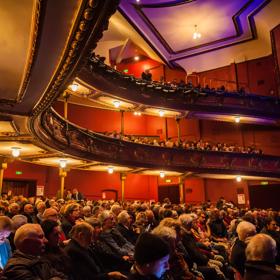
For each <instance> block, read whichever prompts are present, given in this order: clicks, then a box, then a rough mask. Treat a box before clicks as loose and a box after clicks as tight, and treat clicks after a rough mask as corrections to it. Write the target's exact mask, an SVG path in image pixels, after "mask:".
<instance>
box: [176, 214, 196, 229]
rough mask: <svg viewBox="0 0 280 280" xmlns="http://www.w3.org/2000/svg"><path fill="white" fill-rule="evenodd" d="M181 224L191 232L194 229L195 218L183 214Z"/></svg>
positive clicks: (180, 217) (180, 218) (180, 219)
mask: <svg viewBox="0 0 280 280" xmlns="http://www.w3.org/2000/svg"><path fill="white" fill-rule="evenodd" d="M179 222H180V223H181V225H182V227H183V228H185V229H187V230H190V229H191V227H192V222H193V217H192V215H191V214H182V215H180V216H179Z"/></svg>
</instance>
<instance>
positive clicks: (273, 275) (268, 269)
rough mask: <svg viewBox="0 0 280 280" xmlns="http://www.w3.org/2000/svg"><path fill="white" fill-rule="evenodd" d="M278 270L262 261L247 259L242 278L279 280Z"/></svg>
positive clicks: (248, 279) (247, 279)
mask: <svg viewBox="0 0 280 280" xmlns="http://www.w3.org/2000/svg"><path fill="white" fill-rule="evenodd" d="M279 279H280V271H278V270H276V268H275V265H274V264H271V263H267V262H262V261H248V262H246V264H245V278H244V280H279Z"/></svg>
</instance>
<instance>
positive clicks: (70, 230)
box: [0, 189, 280, 280]
mask: <svg viewBox="0 0 280 280" xmlns="http://www.w3.org/2000/svg"><path fill="white" fill-rule="evenodd" d="M76 198H78V199H80V198H82V200H76ZM279 226H280V211H279V212H276V211H272V210H271V209H268V210H264V209H248V208H239V207H237V206H236V205H234V203H232V202H227V201H225V200H224V199H223V198H220V199H219V201H218V202H217V203H215V204H214V203H211V202H209V201H208V202H205V203H201V204H197V205H187V204H172V203H171V202H170V200H169V199H168V198H166V199H165V200H164V201H163V202H162V203H159V202H150V201H149V202H147V201H124V202H122V203H121V202H118V201H112V200H110V201H109V200H97V201H91V200H86V199H85V198H84V197H83V195H82V194H81V193H80V192H79V191H78V190H77V189H74V190H73V192H71V191H70V190H68V192H67V193H66V194H65V199H61V198H59V199H58V198H51V199H48V198H44V197H37V198H34V197H30V198H26V197H23V196H22V195H18V196H12V195H11V194H9V195H2V199H1V200H0V266H1V270H2V271H1V277H0V279H43V280H44V279H53V280H55V279H56V280H59V279H73V280H76V279H81V280H87V279H131V280H132V279H133V280H134V279H135V280H136V279H138V280H140V279H143V280H144V279H149V280H152V279H154V280H156V279H162V280H165V279H167V280H177V279H184V280H185V279H187V280H189V279H192V280H202V279H206V280H208V279H210V280H217V279H218V280H219V279H221V280H222V279H229V280H231V279H237V278H234V277H237V276H238V277H239V278H238V279H245V280H251V279H254V280H258V279H269V280H274V279H280V271H278V270H277V269H276V268H277V267H276V265H277V264H280V232H279Z"/></svg>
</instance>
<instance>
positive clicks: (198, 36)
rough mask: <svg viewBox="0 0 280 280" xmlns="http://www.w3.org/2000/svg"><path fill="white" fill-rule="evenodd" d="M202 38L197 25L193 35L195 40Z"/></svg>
mask: <svg viewBox="0 0 280 280" xmlns="http://www.w3.org/2000/svg"><path fill="white" fill-rule="evenodd" d="M200 38H201V33H199V32H198V30H197V25H195V26H194V33H193V39H194V40H196V39H200Z"/></svg>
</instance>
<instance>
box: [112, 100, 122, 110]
mask: <svg viewBox="0 0 280 280" xmlns="http://www.w3.org/2000/svg"><path fill="white" fill-rule="evenodd" d="M113 104H114V106H115V107H116V108H119V107H120V105H121V102H120V101H118V100H115V101H113Z"/></svg>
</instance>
